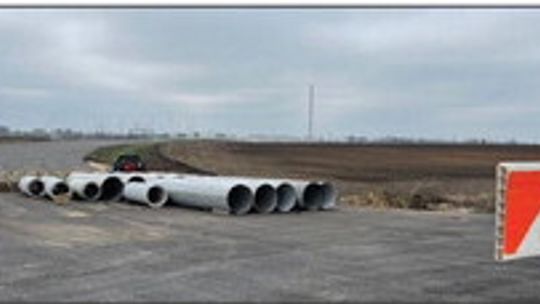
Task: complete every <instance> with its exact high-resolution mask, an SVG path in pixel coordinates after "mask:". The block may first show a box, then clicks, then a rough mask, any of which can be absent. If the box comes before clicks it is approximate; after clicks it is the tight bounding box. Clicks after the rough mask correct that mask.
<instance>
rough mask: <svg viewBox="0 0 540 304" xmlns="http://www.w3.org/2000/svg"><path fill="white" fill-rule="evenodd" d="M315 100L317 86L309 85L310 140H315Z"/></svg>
mask: <svg viewBox="0 0 540 304" xmlns="http://www.w3.org/2000/svg"><path fill="white" fill-rule="evenodd" d="M314 99H315V86H313V85H312V84H310V85H309V91H308V140H313V103H314V101H315V100H314Z"/></svg>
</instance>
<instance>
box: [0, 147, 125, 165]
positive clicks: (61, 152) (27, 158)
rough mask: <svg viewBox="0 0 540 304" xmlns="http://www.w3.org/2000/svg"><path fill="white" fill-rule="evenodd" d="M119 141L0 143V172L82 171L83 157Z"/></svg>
mask: <svg viewBox="0 0 540 304" xmlns="http://www.w3.org/2000/svg"><path fill="white" fill-rule="evenodd" d="M121 142H122V141H113V140H108V141H105V140H80V141H44V142H22V143H0V171H3V170H36V169H40V170H69V169H76V168H83V167H84V165H83V162H82V156H84V155H85V154H87V153H89V152H91V151H92V150H94V149H95V148H97V147H100V146H103V145H112V144H117V143H121ZM123 142H127V141H123Z"/></svg>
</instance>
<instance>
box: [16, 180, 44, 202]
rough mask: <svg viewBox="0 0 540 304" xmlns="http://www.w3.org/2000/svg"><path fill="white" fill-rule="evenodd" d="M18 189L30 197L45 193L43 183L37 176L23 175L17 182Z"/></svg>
mask: <svg viewBox="0 0 540 304" xmlns="http://www.w3.org/2000/svg"><path fill="white" fill-rule="evenodd" d="M18 187H19V190H20V191H21V192H22V193H24V194H26V195H28V196H32V197H36V196H42V195H44V194H45V184H44V183H43V181H41V180H40V179H39V177H37V176H30V175H27V176H23V177H22V178H21V179H20V180H19V183H18Z"/></svg>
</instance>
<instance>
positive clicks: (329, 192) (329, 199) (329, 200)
mask: <svg viewBox="0 0 540 304" xmlns="http://www.w3.org/2000/svg"><path fill="white" fill-rule="evenodd" d="M318 184H319V185H320V186H321V188H322V191H323V193H324V200H323V201H322V204H321V206H320V209H322V210H329V209H332V208H334V207H335V206H336V202H337V198H338V191H337V189H336V187H335V186H334V185H333V184H332V183H330V182H319V183H318Z"/></svg>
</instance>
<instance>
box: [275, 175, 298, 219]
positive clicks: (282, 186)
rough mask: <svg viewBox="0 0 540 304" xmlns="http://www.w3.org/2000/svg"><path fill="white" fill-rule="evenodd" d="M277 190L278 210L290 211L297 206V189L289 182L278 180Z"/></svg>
mask: <svg viewBox="0 0 540 304" xmlns="http://www.w3.org/2000/svg"><path fill="white" fill-rule="evenodd" d="M274 186H275V187H276V191H277V205H276V209H275V211H276V212H282V213H285V212H290V211H291V210H292V209H293V208H294V207H295V206H296V191H295V190H294V187H293V186H292V185H291V184H290V183H288V182H277V183H275V184H274Z"/></svg>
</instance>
